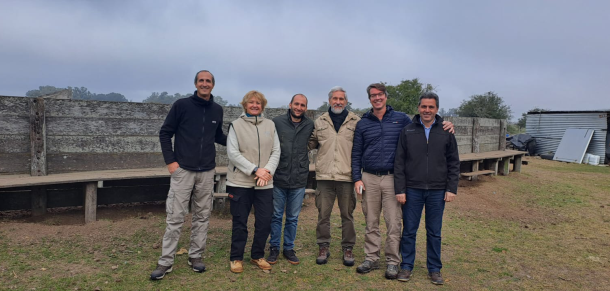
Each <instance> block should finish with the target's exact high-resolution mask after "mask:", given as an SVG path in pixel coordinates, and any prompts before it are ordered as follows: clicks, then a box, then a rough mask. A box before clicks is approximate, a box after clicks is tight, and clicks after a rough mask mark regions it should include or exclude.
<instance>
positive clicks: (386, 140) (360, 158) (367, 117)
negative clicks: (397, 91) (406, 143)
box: [352, 105, 411, 182]
mask: <svg viewBox="0 0 610 291" xmlns="http://www.w3.org/2000/svg"><path fill="white" fill-rule="evenodd" d="M410 123H411V118H409V116H407V114H405V113H402V112H399V111H394V109H392V106H390V105H386V112H385V115H384V116H383V119H382V120H381V121H379V118H377V116H375V115H374V114H373V112H372V111H369V112H367V113H365V114H364V115H363V116H362V119H361V120H360V121H358V124H357V125H356V131H355V132H354V146H353V148H352V179H353V181H354V182H357V181H360V180H362V172H361V170H362V169H367V170H370V171H390V170H394V156H395V155H396V145H397V144H398V138H399V136H400V132H401V131H402V129H403V128H404V127H405V126H407V125H408V124H410Z"/></svg>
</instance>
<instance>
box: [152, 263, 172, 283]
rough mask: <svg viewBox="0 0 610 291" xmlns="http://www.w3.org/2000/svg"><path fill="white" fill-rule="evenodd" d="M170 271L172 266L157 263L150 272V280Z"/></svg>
mask: <svg viewBox="0 0 610 291" xmlns="http://www.w3.org/2000/svg"><path fill="white" fill-rule="evenodd" d="M171 271H172V266H163V265H159V264H157V268H156V269H155V270H154V271H153V272H152V274H150V279H151V280H161V279H163V277H165V274H167V273H169V272H171Z"/></svg>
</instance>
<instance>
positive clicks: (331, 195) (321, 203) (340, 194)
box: [316, 180, 356, 248]
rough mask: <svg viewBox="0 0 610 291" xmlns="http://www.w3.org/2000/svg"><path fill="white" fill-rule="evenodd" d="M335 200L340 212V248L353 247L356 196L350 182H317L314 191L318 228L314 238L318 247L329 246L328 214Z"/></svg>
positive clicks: (354, 239) (354, 242)
mask: <svg viewBox="0 0 610 291" xmlns="http://www.w3.org/2000/svg"><path fill="white" fill-rule="evenodd" d="M335 198H336V199H337V201H338V204H339V210H340V211H341V236H342V238H343V239H342V240H341V246H342V247H344V248H345V247H353V246H354V244H356V229H355V228H354V215H353V214H354V208H356V194H355V193H354V187H353V183H352V182H338V181H326V180H320V181H318V191H316V207H317V208H318V226H317V227H316V236H317V243H318V245H320V246H322V245H329V244H330V214H331V213H332V211H333V206H334V205H335Z"/></svg>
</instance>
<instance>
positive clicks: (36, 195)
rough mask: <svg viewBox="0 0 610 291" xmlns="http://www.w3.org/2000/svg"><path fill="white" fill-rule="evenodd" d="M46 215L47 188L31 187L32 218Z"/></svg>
mask: <svg viewBox="0 0 610 291" xmlns="http://www.w3.org/2000/svg"><path fill="white" fill-rule="evenodd" d="M45 213H47V188H46V187H45V186H36V187H32V216H39V215H43V214H45Z"/></svg>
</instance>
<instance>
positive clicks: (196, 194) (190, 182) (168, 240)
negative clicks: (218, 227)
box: [159, 168, 216, 266]
mask: <svg viewBox="0 0 610 291" xmlns="http://www.w3.org/2000/svg"><path fill="white" fill-rule="evenodd" d="M215 173H216V172H215V170H213V169H212V170H209V171H206V172H193V171H189V170H185V169H182V168H178V169H177V170H176V171H175V172H174V173H173V174H172V177H171V182H170V188H169V193H168V194H167V201H166V203H165V207H166V212H167V219H166V223H167V227H166V228H165V235H163V248H162V250H161V257H160V258H159V265H163V266H171V265H173V264H174V257H175V255H176V250H177V249H178V240H180V233H181V230H182V224H184V216H186V214H187V212H188V206H189V201H191V213H192V215H193V217H192V223H191V246H190V248H189V258H201V254H202V253H203V251H204V249H205V244H206V240H207V237H208V227H209V225H210V214H211V212H212V200H213V195H214V193H213V191H214V174H215ZM191 197H192V199H191Z"/></svg>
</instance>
